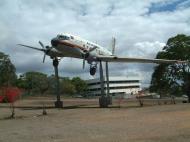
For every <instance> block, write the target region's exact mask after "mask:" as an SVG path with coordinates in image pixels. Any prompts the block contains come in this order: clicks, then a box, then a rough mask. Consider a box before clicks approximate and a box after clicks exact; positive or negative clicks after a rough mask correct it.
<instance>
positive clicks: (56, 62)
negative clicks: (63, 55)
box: [53, 57, 63, 108]
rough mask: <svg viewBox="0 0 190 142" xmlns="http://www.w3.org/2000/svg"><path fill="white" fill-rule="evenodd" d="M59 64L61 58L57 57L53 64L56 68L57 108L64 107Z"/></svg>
mask: <svg viewBox="0 0 190 142" xmlns="http://www.w3.org/2000/svg"><path fill="white" fill-rule="evenodd" d="M58 65H59V60H58V59H57V58H56V57H55V58H54V59H53V66H54V70H55V80H56V82H55V85H56V88H55V89H56V97H57V101H56V102H55V107H56V108H63V102H62V101H61V98H60V86H59V74H58Z"/></svg>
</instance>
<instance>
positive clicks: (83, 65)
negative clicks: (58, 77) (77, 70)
mask: <svg viewBox="0 0 190 142" xmlns="http://www.w3.org/2000/svg"><path fill="white" fill-rule="evenodd" d="M82 68H83V69H84V68H85V59H84V60H83V64H82Z"/></svg>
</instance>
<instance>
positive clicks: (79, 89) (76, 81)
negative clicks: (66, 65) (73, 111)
mask: <svg viewBox="0 0 190 142" xmlns="http://www.w3.org/2000/svg"><path fill="white" fill-rule="evenodd" d="M72 83H73V85H74V86H75V88H76V94H79V95H83V94H84V93H85V91H86V90H87V84H86V82H85V81H84V80H82V79H81V78H80V77H73V78H72Z"/></svg>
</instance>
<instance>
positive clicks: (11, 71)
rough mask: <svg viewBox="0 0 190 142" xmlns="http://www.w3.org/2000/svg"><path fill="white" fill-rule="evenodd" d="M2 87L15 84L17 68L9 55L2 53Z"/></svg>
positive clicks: (0, 74)
mask: <svg viewBox="0 0 190 142" xmlns="http://www.w3.org/2000/svg"><path fill="white" fill-rule="evenodd" d="M0 59H2V60H0V86H12V85H14V84H15V82H16V79H17V76H16V68H15V66H14V65H13V64H12V62H11V60H10V58H9V56H8V55H6V54H4V53H2V52H0Z"/></svg>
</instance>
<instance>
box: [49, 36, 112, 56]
mask: <svg viewBox="0 0 190 142" xmlns="http://www.w3.org/2000/svg"><path fill="white" fill-rule="evenodd" d="M51 43H52V46H53V48H55V49H56V50H57V51H58V52H59V53H60V54H59V56H62V57H73V58H81V59H82V58H83V56H82V55H83V54H85V53H87V52H88V51H89V50H90V49H92V48H94V47H96V49H95V50H93V51H92V52H91V53H90V55H91V57H96V56H98V55H104V56H110V55H112V53H111V52H110V51H108V50H107V49H105V48H103V47H102V46H100V45H98V44H95V43H93V42H90V41H87V40H85V39H82V38H80V37H77V36H73V35H70V34H63V35H57V37H55V38H53V39H52V41H51Z"/></svg>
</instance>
